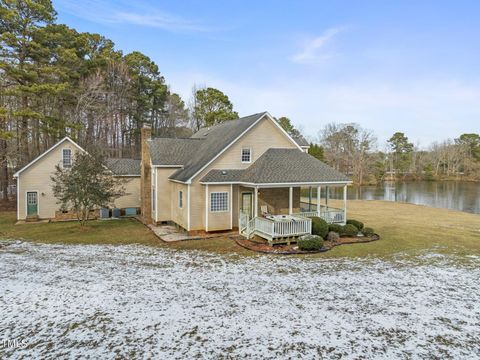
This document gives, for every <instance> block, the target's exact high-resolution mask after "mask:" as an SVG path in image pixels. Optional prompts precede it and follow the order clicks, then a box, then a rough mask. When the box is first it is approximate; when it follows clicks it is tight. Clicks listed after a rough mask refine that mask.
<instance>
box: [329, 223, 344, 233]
mask: <svg viewBox="0 0 480 360" xmlns="http://www.w3.org/2000/svg"><path fill="white" fill-rule="evenodd" d="M342 228H343V226H342V225H338V224H330V225H328V231H333V232H336V233H338V234H340V233H341V232H342Z"/></svg>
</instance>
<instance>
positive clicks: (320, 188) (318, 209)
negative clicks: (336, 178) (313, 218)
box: [317, 186, 322, 217]
mask: <svg viewBox="0 0 480 360" xmlns="http://www.w3.org/2000/svg"><path fill="white" fill-rule="evenodd" d="M321 192H322V187H321V186H318V187H317V215H318V217H320V195H321Z"/></svg>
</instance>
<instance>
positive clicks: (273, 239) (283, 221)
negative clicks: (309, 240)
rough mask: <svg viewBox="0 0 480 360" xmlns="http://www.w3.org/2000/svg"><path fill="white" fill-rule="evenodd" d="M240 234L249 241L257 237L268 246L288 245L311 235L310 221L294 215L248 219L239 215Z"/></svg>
mask: <svg viewBox="0 0 480 360" xmlns="http://www.w3.org/2000/svg"><path fill="white" fill-rule="evenodd" d="M239 230H240V234H242V235H243V236H245V237H246V238H247V239H250V238H251V237H252V236H254V235H257V236H260V237H262V238H264V239H266V240H267V241H268V242H269V244H280V243H290V242H293V241H295V240H296V238H298V237H299V236H301V235H306V234H311V233H312V220H310V219H309V218H307V217H302V216H294V215H267V217H259V216H257V217H255V218H253V219H250V218H249V217H248V215H246V214H240V229H239Z"/></svg>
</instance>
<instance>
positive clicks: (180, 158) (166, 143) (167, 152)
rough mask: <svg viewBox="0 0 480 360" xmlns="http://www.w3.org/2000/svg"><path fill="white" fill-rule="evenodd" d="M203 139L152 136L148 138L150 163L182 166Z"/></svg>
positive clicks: (190, 157)
mask: <svg viewBox="0 0 480 360" xmlns="http://www.w3.org/2000/svg"><path fill="white" fill-rule="evenodd" d="M202 142H203V139H192V138H186V139H182V138H177V139H175V138H154V139H152V140H149V142H148V146H149V149H150V157H151V159H152V165H157V166H159V165H167V166H175V165H177V166H179V167H180V166H183V165H185V164H187V163H188V162H189V160H190V159H192V157H193V156H194V154H195V152H197V151H198V148H199V147H200V146H201V144H202Z"/></svg>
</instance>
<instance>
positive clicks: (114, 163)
mask: <svg viewBox="0 0 480 360" xmlns="http://www.w3.org/2000/svg"><path fill="white" fill-rule="evenodd" d="M105 166H106V167H107V168H108V169H110V170H111V171H112V172H113V173H114V174H115V175H138V176H140V160H137V159H115V158H109V159H106V160H105Z"/></svg>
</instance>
